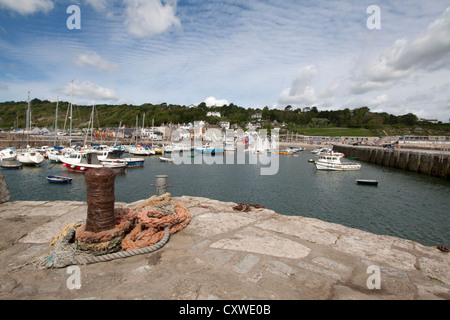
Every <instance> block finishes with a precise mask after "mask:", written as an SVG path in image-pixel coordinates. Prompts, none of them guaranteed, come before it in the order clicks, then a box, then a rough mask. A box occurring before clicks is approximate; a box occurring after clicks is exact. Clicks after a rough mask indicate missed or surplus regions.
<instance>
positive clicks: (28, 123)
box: [25, 91, 31, 148]
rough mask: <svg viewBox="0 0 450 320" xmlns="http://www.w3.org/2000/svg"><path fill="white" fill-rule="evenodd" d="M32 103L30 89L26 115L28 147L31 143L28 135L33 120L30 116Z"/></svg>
mask: <svg viewBox="0 0 450 320" xmlns="http://www.w3.org/2000/svg"><path fill="white" fill-rule="evenodd" d="M30 104H31V102H30V91H28V106H27V113H26V116H25V118H26V124H25V127H26V132H27V148H28V143H29V141H28V135H29V133H30V127H31V121H30V116H31V110H30Z"/></svg>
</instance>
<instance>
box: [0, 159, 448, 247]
mask: <svg viewBox="0 0 450 320" xmlns="http://www.w3.org/2000/svg"><path fill="white" fill-rule="evenodd" d="M197 156H201V155H197ZM204 157H211V156H209V155H204ZM216 157H217V156H216ZM145 159H146V160H145V165H144V167H138V168H129V169H127V171H126V172H125V173H120V174H117V175H116V180H115V198H116V201H117V202H127V203H130V202H134V201H137V200H141V199H146V198H148V197H150V196H151V195H153V194H154V193H155V187H153V186H151V184H154V183H155V176H156V175H168V179H167V184H169V185H173V187H169V188H168V192H170V193H171V194H172V195H173V196H182V195H191V196H197V197H198V196H199V197H207V198H212V199H217V200H220V201H232V202H236V203H240V202H244V203H253V204H255V203H257V204H261V205H265V206H266V207H267V208H269V209H272V210H274V211H276V212H278V213H280V214H284V215H298V216H304V217H312V218H317V219H321V220H323V221H327V222H333V223H338V224H342V225H345V226H348V227H352V228H357V229H361V230H365V231H368V232H372V233H375V234H380V235H391V236H396V237H400V238H405V239H409V240H413V241H417V242H419V243H422V244H423V245H427V246H436V245H445V246H447V247H448V246H450V214H449V208H450V197H449V195H450V183H449V182H448V181H446V180H444V179H440V178H436V177H430V176H426V175H422V174H417V173H413V172H407V171H403V170H398V169H393V168H388V167H383V166H379V165H375V164H370V163H365V162H361V164H362V168H361V170H360V171H348V172H326V171H317V170H316V169H315V166H314V164H313V163H310V162H308V159H314V155H313V154H311V153H310V152H309V151H303V152H300V153H298V155H297V156H289V155H280V156H279V168H278V172H277V174H275V175H261V171H260V169H261V167H267V165H263V164H261V163H259V162H258V164H250V163H249V162H248V161H246V162H245V164H237V163H238V162H233V163H230V162H225V161H223V162H224V164H208V163H206V162H205V161H201V164H194V161H192V164H181V165H176V164H174V163H167V162H161V161H160V160H159V157H158V156H150V157H146V158H145ZM1 173H2V174H3V175H4V177H5V179H6V181H7V183H8V186H9V188H10V194H11V201H19V200H21V201H56V200H73V201H86V183H85V178H84V174H83V173H77V172H69V171H68V170H67V169H66V168H64V167H63V166H62V165H61V164H54V163H49V162H47V160H46V161H45V162H44V163H42V164H41V166H40V167H24V168H23V169H22V170H2V171H1ZM48 175H62V176H67V177H70V178H72V179H73V180H72V183H71V184H67V185H59V184H50V183H48V182H47V180H46V176H48ZM356 179H376V180H378V181H379V184H378V186H365V185H357V184H356V183H355V181H356ZM249 214H251V213H249Z"/></svg>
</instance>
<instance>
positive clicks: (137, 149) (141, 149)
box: [128, 147, 156, 156]
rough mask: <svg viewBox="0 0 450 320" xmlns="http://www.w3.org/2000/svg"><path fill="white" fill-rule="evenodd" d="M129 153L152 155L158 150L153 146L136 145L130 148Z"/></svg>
mask: <svg viewBox="0 0 450 320" xmlns="http://www.w3.org/2000/svg"><path fill="white" fill-rule="evenodd" d="M128 153H131V154H133V155H135V156H150V155H153V154H156V151H155V150H153V149H151V148H144V147H135V148H130V149H128Z"/></svg>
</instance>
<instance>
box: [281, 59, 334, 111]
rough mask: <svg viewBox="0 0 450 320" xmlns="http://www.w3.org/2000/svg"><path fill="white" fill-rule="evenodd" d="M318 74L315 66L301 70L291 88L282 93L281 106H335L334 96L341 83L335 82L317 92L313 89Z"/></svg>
mask: <svg viewBox="0 0 450 320" xmlns="http://www.w3.org/2000/svg"><path fill="white" fill-rule="evenodd" d="M317 73H318V72H317V68H316V67H315V66H314V65H308V66H306V67H303V68H302V69H300V70H299V71H298V72H297V74H296V76H295V78H294V80H293V81H292V85H291V87H290V88H287V89H284V90H283V91H282V92H281V94H280V96H279V104H280V105H286V104H287V105H295V106H302V105H307V106H311V105H315V104H318V103H319V102H320V104H321V106H323V107H327V106H330V105H331V104H333V102H334V100H335V98H334V95H335V92H336V90H337V89H338V87H339V85H340V82H339V81H333V82H331V83H330V84H329V85H328V86H327V87H325V89H322V90H319V91H316V90H315V89H314V87H313V82H314V79H315V77H316V75H317Z"/></svg>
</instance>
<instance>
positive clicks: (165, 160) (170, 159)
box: [159, 157, 173, 162]
mask: <svg viewBox="0 0 450 320" xmlns="http://www.w3.org/2000/svg"><path fill="white" fill-rule="evenodd" d="M159 160H160V161H161V162H173V159H172V158H164V157H159Z"/></svg>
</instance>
